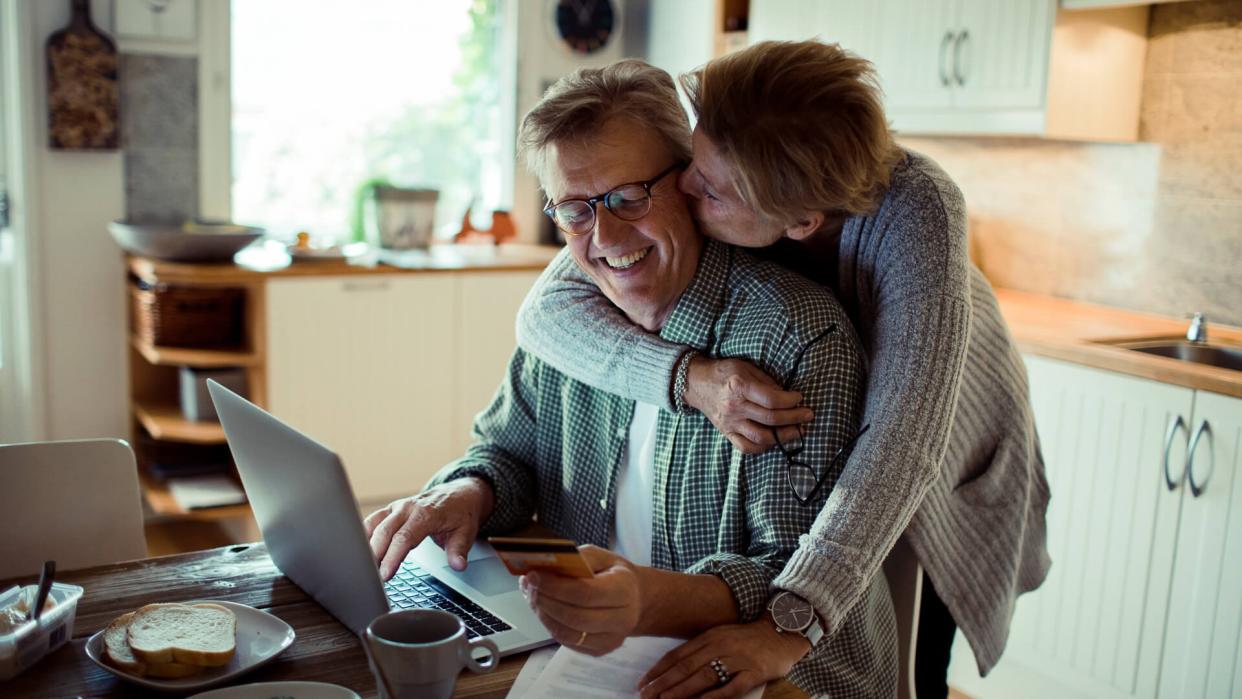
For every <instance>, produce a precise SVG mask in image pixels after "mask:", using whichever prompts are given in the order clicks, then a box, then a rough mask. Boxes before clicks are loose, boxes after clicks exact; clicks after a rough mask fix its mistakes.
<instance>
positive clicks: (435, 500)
mask: <svg viewBox="0 0 1242 699" xmlns="http://www.w3.org/2000/svg"><path fill="white" fill-rule="evenodd" d="M536 379H537V376H536V372H535V371H534V369H533V367H532V366H531V363H530V362H529V357H528V356H527V355H526V354H525V353H524V352H522V351H521V350H518V351H516V352H514V354H513V357H512V358H510V360H509V371H508V373H507V374H506V377H505V381H504V382H503V383H502V384H501V386H500V389H499V390H498V391H497V392H496V397H495V398H493V399H492V403H491V405H489V406H488V408H487V410H485V411H483V412H482V413H480V414H479V416H478V417H477V418H476V419H475V422H474V435H475V442H474V444H473V445H471V447H470V449H469V450H468V451H467V452H466V455H465V456H463V457H462V458H461V459H458V460H457V461H455V462H453V463H451V464H449V465H448V466H445V467H444V468H443V469H441V470H440V472H439V473H437V474H436V475H435V476H434V477H433V478H432V479H431V482H430V483H428V484H427V486H426V487H425V488H424V489H423V491H422V492H420V493H418V494H417V495H413V496H410V497H408V498H402V499H400V500H396V501H394V502H392V503H390V504H389V505H388V506H387V507H384V508H381V509H379V510H377V511H375V512H372V513H371V514H370V515H369V516H368V517H367V518H366V520H365V526H366V532H367V537H368V538H369V539H370V543H371V550H372V552H373V554H374V555H375V559H376V561H377V562H378V563H379V566H380V575H381V577H382V578H383V579H384V580H387V579H388V578H390V577H392V575H393V574H394V573H395V572H396V570H397V567H398V566H399V565H400V564H401V561H403V560H405V556H406V554H407V553H409V552H410V550H411V549H413V548H415V547H417V546H418V545H419V544H420V543H422V540H423V539H424V538H426V537H428V536H430V537H432V538H433V539H434V540H435V542H436V543H437V544H439V545H440V546H441V547H442V548H444V550H445V553H446V554H447V556H448V562H449V565H450V566H452V567H453V568H454V569H456V570H464V569H465V567H466V555H467V553H468V552H469V551H470V547H471V546H472V545H473V544H474V540H475V537H476V536H477V535H478V534H479V532H480V531H482V532H483V533H485V534H486V533H490V532H499V531H507V530H509V529H512V528H514V527H517V526H519V525H521V524H523V523H525V522H528V521H530V518H531V516H532V515H533V514H534V512H535V497H536V495H535V494H536V478H535V472H534V466H533V465H534V460H535V409H534V405H533V404H532V402H531V400H532V398H531V396H533V395H535V382H536Z"/></svg>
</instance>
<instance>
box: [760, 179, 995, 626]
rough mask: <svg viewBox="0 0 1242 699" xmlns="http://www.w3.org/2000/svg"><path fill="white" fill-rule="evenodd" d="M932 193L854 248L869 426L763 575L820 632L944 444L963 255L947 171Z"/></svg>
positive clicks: (958, 367)
mask: <svg viewBox="0 0 1242 699" xmlns="http://www.w3.org/2000/svg"><path fill="white" fill-rule="evenodd" d="M936 196H939V197H940V198H941V199H940V200H939V201H935V202H932V203H931V204H930V205H929V204H928V203H927V202H926V201H924V202H921V205H919V206H913V205H912V206H908V207H906V209H905V215H904V216H899V217H895V219H896V220H894V222H893V224H891V227H890V229H889V230H887V231H884V238H885V240H884V242H883V245H880V244H879V243H875V248H874V249H871V250H869V251H866V252H864V253H860V255H859V257H860V258H867V257H869V258H870V259H869V260H867V259H864V260H863V263H864V264H863V266H866V267H868V268H869V270H871V271H872V272H873V273H874V274H875V275H876V276H875V277H874V278H873V279H874V281H873V282H872V283H873V284H874V289H873V292H872V294H870V295H869V298H870V299H871V307H870V311H871V313H872V314H873V318H872V323H871V325H870V328H871V330H870V333H869V335H870V340H871V341H870V343H868V344H869V346H870V354H871V367H870V372H869V374H870V380H869V382H868V384H867V391H866V395H865V399H864V402H865V405H864V413H863V414H864V418H863V421H864V424H868V425H870V430H869V431H868V433H867V434H866V435H865V436H864V437H863V439H861V440H860V441H859V443H858V445H857V446H856V447H855V449H854V451H853V453H852V454H851V455H850V457H849V459H848V461H847V463H846V466H845V470H844V472H842V474H841V477H840V479H839V480H838V481H837V483H836V487H835V488H834V489H833V492H832V494H831V495H830V496H829V498H828V502H827V504H826V505H825V506H824V508H823V510H822V511H820V513H819V515H818V516H817V517H816V519H815V523H814V525H813V526H812V527H811V531H810V534H808V535H804V536H802V538H801V541H800V543H799V548H798V550H797V551H796V552H795V553H794V555H793V556H792V557H791V558H790V560H789V562H788V564H787V565H786V566H785V569H784V570H783V571H782V572H781V574H780V575H778V576H777V577H776V579H775V580H773V586H774V587H777V588H781V589H785V590H790V591H792V592H794V593H796V594H798V595H800V596H802V597H803V598H805V599H807V600H808V601H810V602H811V603H812V604H814V605H815V607H816V609H817V610H818V611H819V613H820V616H821V618H822V619H823V621H824V623H825V631H826V632H828V633H832V632H834V631H836V629H837V628H838V627H839V626H840V624H841V623H842V621H843V620H844V619H845V617H846V615H847V614H848V613H849V611H850V609H851V608H852V607H853V606H854V604H855V603H856V602H857V601H858V600H859V599H860V598H861V597H862V596H863V594H864V593H865V591H866V588H867V586H868V585H869V584H870V582H871V580H872V577H873V576H874V575H876V574H877V573H878V571H879V569H880V566H881V564H882V563H883V562H884V558H885V557H886V556H887V555H888V552H889V551H890V550H892V547H893V545H894V544H895V543H896V541H897V538H898V537H899V536H900V535H901V533H902V532H903V531H905V529H906V526H907V525H908V524H909V522H910V519H911V518H912V517H913V516H914V513H915V511H916V510H917V509H918V507H919V505H920V504H921V503H922V500H923V496H924V495H925V494H926V492H927V489H928V487H929V486H930V485H931V484H932V482H933V481H935V479H936V478H937V477H938V475H939V473H940V462H941V460H942V459H943V458H944V454H945V451H946V449H947V447H948V440H949V432H950V428H951V427H952V424H953V418H954V411H955V408H956V405H957V396H958V392H959V383H960V380H961V374H962V368H963V366H964V365H965V362H966V351H967V345H968V342H969V337H970V320H971V305H970V304H971V302H970V296H971V294H970V287H969V274H968V270H969V265H970V263H969V261H968V260H967V257H966V252H965V240H966V236H965V225H966V222H965V213H964V208H963V204H962V202H961V195H960V192H958V190H957V188H956V187H955V186H953V185H952V183H951V182H950V183H948V187H947V188H942V189H941V190H940V191H939V192H938V193H937V195H936ZM876 237H877V238H878V237H880V236H879V235H878V234H877V235H876ZM867 312H868V304H864V305H863V311H862V313H863V314H866V313H867Z"/></svg>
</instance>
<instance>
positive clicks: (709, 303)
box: [660, 238, 733, 351]
mask: <svg viewBox="0 0 1242 699" xmlns="http://www.w3.org/2000/svg"><path fill="white" fill-rule="evenodd" d="M732 261H733V248H731V247H729V246H728V245H725V244H724V243H721V242H720V241H717V240H712V239H711V238H704V239H703V253H702V255H700V256H699V266H698V269H697V270H696V271H695V273H694V278H693V279H691V280H690V285H689V286H687V287H686V290H685V291H684V292H682V295H681V298H680V299H678V300H677V305H676V306H674V307H673V311H672V313H669V315H668V320H666V321H665V322H664V327H663V328H660V337H662V338H664V339H665V340H668V341H669V342H672V343H674V344H678V345H689V346H690V347H694V348H695V349H697V350H699V351H707V350H711V347H710V345H711V344H713V339H714V338H713V335H714V332H713V331H714V327H715V325H716V322H717V320H719V319H720V317H721V315H722V314H723V313H724V305H725V294H726V293H727V291H728V284H729V267H730V265H731V264H732Z"/></svg>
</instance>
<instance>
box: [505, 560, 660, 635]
mask: <svg viewBox="0 0 1242 699" xmlns="http://www.w3.org/2000/svg"><path fill="white" fill-rule="evenodd" d="M580 550H581V551H582V556H583V557H584V558H586V560H587V563H589V564H590V566H591V570H592V571H594V572H595V577H593V578H570V577H566V576H562V575H557V574H555V573H548V572H542V571H535V572H531V573H527V574H526V575H523V576H522V577H521V579H520V580H519V582H518V587H519V588H520V589H521V590H522V594H524V595H525V596H526V599H527V601H528V602H530V606H531V609H533V610H535V614H536V616H538V617H539V620H540V621H542V622H543V625H544V626H546V627H547V629H548V631H549V632H551V634H552V637H553V638H555V639H556V640H557V641H558V642H559V643H560V644H561V645H563V646H569V647H571V648H573V649H574V650H576V651H578V652H580V653H586V654H588V655H603V654H605V653H608V652H610V651H612V650H614V649H616V648H617V647H619V646H620V645H621V644H622V643H623V642H624V641H625V639H626V637H627V636H630V635H633V634H634V632H635V629H636V628H637V627H638V624H639V621H640V619H641V617H642V612H643V589H642V588H643V585H642V582H641V580H640V577H641V573H640V570H639V568H638V566H635V565H634V564H633V563H630V562H629V561H628V560H626V559H624V558H622V557H620V556H618V555H617V554H615V553H612V552H611V551H608V550H605V549H602V548H599V547H598V546H590V545H587V546H582V547H580Z"/></svg>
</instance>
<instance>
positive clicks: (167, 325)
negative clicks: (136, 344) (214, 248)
mask: <svg viewBox="0 0 1242 699" xmlns="http://www.w3.org/2000/svg"><path fill="white" fill-rule="evenodd" d="M130 293H131V295H132V298H133V305H134V332H135V334H137V336H138V338H139V340H141V341H142V342H144V343H147V344H150V345H154V346H157V347H239V346H241V343H242V332H241V329H242V322H241V321H242V303H243V302H244V301H245V298H246V292H245V291H244V290H242V289H229V288H220V289H214V288H199V287H189V286H169V285H167V284H155V285H151V284H147V283H146V282H143V281H141V280H135V281H134V282H133V284H132V285H131V286H130Z"/></svg>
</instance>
